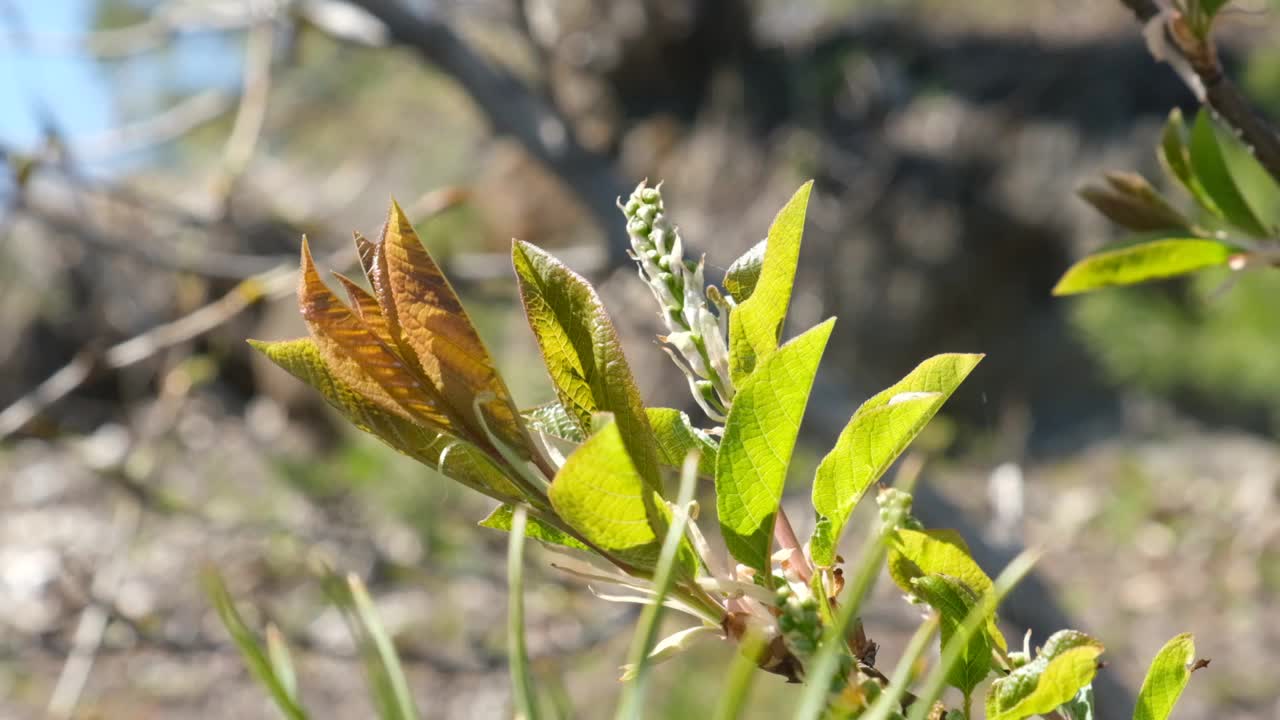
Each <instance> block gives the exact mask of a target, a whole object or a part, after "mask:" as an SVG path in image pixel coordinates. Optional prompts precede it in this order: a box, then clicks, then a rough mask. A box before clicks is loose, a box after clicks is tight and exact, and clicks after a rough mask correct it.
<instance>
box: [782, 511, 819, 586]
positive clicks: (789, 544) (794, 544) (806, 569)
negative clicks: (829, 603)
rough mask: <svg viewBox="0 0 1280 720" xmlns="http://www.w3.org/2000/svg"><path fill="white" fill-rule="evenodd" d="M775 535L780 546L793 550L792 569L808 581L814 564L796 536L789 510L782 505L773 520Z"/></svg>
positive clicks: (811, 575)
mask: <svg viewBox="0 0 1280 720" xmlns="http://www.w3.org/2000/svg"><path fill="white" fill-rule="evenodd" d="M773 537H774V539H775V540H777V541H778V545H779V547H782V548H785V549H787V550H790V551H791V557H790V561H791V569H793V570H795V571H796V574H797V575H799V576H800V579H801V580H803V581H804V582H805V583H808V582H809V579H810V578H812V577H813V566H812V565H810V564H809V558H807V557H805V554H804V548H803V547H802V546H801V545H800V539H799V538H797V537H796V531H795V529H794V528H792V527H791V520H790V519H789V518H788V517H787V511H786V510H784V509H783V508H782V506H781V505H779V506H778V516H777V518H776V519H775V520H774V521H773Z"/></svg>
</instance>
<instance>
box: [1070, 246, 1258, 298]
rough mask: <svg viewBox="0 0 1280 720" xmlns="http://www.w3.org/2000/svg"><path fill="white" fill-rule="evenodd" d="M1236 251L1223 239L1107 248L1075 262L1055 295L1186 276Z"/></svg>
mask: <svg viewBox="0 0 1280 720" xmlns="http://www.w3.org/2000/svg"><path fill="white" fill-rule="evenodd" d="M1234 252H1235V251H1234V250H1232V249H1231V248H1230V247H1228V246H1226V245H1223V244H1222V243H1220V242H1215V241H1213V240H1202V239H1198V238H1178V239H1167V240H1153V241H1151V242H1144V243H1139V244H1137V245H1129V246H1127V247H1122V248H1119V249H1116V250H1106V251H1104V252H1100V253H1097V254H1094V255H1090V256H1089V257H1087V258H1085V259H1083V260H1081V261H1080V262H1078V263H1076V264H1075V265H1072V266H1071V268H1070V269H1068V270H1067V272H1066V274H1064V275H1063V276H1062V279H1061V280H1059V281H1058V284H1057V285H1055V286H1054V288H1053V294H1054V295H1074V294H1076V293H1082V292H1087V291H1089V290H1096V289H1097V288H1102V287H1108V286H1111V285H1133V284H1136V283H1140V282H1146V281H1147V280H1159V279H1162V278H1168V277H1174V276H1176V275H1185V274H1187V273H1190V272H1194V271H1196V270H1202V269H1204V268H1207V267H1213V266H1215V265H1223V264H1225V263H1226V262H1227V261H1228V260H1229V259H1230V258H1231V256H1232V254H1234Z"/></svg>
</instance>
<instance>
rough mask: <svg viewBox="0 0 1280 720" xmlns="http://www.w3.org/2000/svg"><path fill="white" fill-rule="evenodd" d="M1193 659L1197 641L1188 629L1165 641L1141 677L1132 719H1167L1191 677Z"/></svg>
mask: <svg viewBox="0 0 1280 720" xmlns="http://www.w3.org/2000/svg"><path fill="white" fill-rule="evenodd" d="M1195 659H1196V641H1195V638H1194V637H1192V635H1191V633H1183V634H1181V635H1178V636H1177V637H1175V638H1173V639H1172V640H1170V641H1169V642H1168V643H1165V646H1164V647H1163V648H1161V649H1160V652H1159V653H1157V654H1156V657H1155V659H1154V660H1152V661H1151V667H1149V668H1148V669H1147V677H1146V679H1145V680H1143V681H1142V690H1141V691H1140V692H1139V693H1138V707H1137V709H1136V710H1134V712H1133V720H1166V719H1167V718H1168V717H1169V713H1171V712H1173V706H1174V705H1175V704H1177V702H1178V698H1179V697H1180V696H1181V695H1182V690H1183V688H1185V687H1186V686H1187V681H1188V680H1190V679H1191V665H1192V663H1194V662H1195Z"/></svg>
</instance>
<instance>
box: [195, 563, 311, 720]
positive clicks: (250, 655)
mask: <svg viewBox="0 0 1280 720" xmlns="http://www.w3.org/2000/svg"><path fill="white" fill-rule="evenodd" d="M202 580H203V584H204V589H205V594H207V595H208V596H209V601H210V602H212V603H213V608H214V610H216V611H217V613H218V618H219V619H220V620H222V626H223V627H225V628H226V629H227V633H228V634H230V635H231V639H232V640H233V641H234V642H235V644H236V647H237V648H239V649H240V654H241V655H242V656H243V657H244V662H245V665H246V666H248V668H249V672H251V673H253V676H254V677H255V678H257V679H258V682H260V683H262V685H263V686H264V687H266V688H267V691H268V692H269V693H270V694H271V699H272V700H275V703H276V706H277V707H279V708H280V712H281V713H283V714H284V716H285V717H286V718H289V720H305V719H306V717H307V713H306V711H305V710H303V709H302V707H301V706H300V705H298V703H297V701H296V700H295V699H294V697H293V694H292V693H291V692H290V691H289V689H288V685H287V684H286V683H285V682H284V681H283V680H282V679H281V678H280V677H279V676H278V675H277V674H276V670H275V669H274V666H273V664H272V662H271V658H270V657H269V656H268V653H267V651H266V650H264V649H263V647H262V645H261V644H260V643H259V641H258V637H257V635H255V634H254V632H253V630H251V629H250V628H249V625H248V624H247V623H246V622H245V621H244V618H243V617H241V615H240V613H239V611H237V610H236V606H235V601H234V600H233V599H232V597H231V593H229V592H228V591H227V586H226V583H225V582H223V580H222V575H220V574H219V573H218V571H217V570H216V569H214V568H212V567H210V568H206V569H205V571H204V573H203V577H202Z"/></svg>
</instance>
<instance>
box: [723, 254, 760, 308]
mask: <svg viewBox="0 0 1280 720" xmlns="http://www.w3.org/2000/svg"><path fill="white" fill-rule="evenodd" d="M768 244H769V241H768V240H761V241H760V242H758V243H756V244H755V245H752V246H751V249H750V250H748V251H746V252H745V253H743V254H742V256H741V257H739V258H738V259H737V260H734V261H733V264H731V265H730V266H729V269H728V270H726V271H725V273H724V289H725V291H727V292H728V293H729V294H730V295H732V296H733V300H734V302H738V303H741V302H744V301H745V300H746V299H747V298H749V297H751V293H753V292H755V289H756V283H757V282H759V281H760V270H761V268H763V267H764V253H765V248H766V247H767V246H768Z"/></svg>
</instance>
